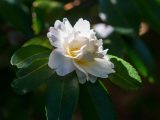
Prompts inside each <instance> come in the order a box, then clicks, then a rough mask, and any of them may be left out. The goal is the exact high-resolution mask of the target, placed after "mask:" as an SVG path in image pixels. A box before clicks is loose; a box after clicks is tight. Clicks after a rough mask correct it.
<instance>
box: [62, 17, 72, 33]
mask: <svg viewBox="0 0 160 120" xmlns="http://www.w3.org/2000/svg"><path fill="white" fill-rule="evenodd" d="M63 23H64V26H65V29H66V31H67V32H68V33H71V32H72V31H73V27H72V25H71V23H70V22H69V21H68V19H67V18H64V19H63Z"/></svg>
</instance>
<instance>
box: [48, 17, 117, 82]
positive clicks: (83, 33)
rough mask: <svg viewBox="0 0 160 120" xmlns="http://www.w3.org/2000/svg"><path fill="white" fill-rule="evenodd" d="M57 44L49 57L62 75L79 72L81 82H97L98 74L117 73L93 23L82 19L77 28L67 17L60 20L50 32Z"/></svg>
mask: <svg viewBox="0 0 160 120" xmlns="http://www.w3.org/2000/svg"><path fill="white" fill-rule="evenodd" d="M47 36H48V38H49V41H50V43H51V44H52V45H53V46H54V47H55V49H54V50H53V51H52V53H51V54H50V56H49V62H48V65H49V67H50V68H52V69H54V70H55V71H56V73H57V74H58V75H60V76H65V75H66V74H68V73H70V72H72V71H74V70H75V71H76V73H77V76H78V79H79V82H80V83H82V84H83V83H85V82H86V81H90V82H92V83H94V82H95V81H96V79H97V77H101V78H107V77H108V74H110V73H114V72H115V71H114V70H113V68H114V64H113V63H112V62H110V60H109V58H108V56H107V55H106V53H107V51H108V50H103V46H102V45H103V42H102V40H101V39H100V40H98V39H97V37H96V36H95V32H94V31H93V30H92V29H90V23H89V22H88V21H87V20H83V19H82V18H80V19H79V20H78V21H77V22H76V24H75V25H74V27H72V25H71V24H70V22H69V21H68V19H67V18H64V19H63V22H61V21H59V20H57V21H56V22H55V24H54V27H50V29H49V32H48V33H47Z"/></svg>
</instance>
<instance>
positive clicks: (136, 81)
mask: <svg viewBox="0 0 160 120" xmlns="http://www.w3.org/2000/svg"><path fill="white" fill-rule="evenodd" d="M109 57H110V60H111V61H112V62H113V63H114V65H115V71H116V72H115V73H113V74H110V75H109V79H110V80H111V82H112V83H114V84H115V85H117V86H119V87H121V88H123V89H126V90H137V89H138V88H139V87H140V85H141V82H142V81H141V78H140V76H139V75H138V73H137V71H136V69H135V68H133V66H131V65H130V64H129V63H128V62H126V61H124V60H123V59H121V58H118V57H116V56H112V55H110V56H109Z"/></svg>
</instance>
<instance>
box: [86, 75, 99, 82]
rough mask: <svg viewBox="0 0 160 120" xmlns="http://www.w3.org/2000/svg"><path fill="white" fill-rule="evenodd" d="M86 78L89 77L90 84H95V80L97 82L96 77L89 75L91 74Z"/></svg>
mask: <svg viewBox="0 0 160 120" xmlns="http://www.w3.org/2000/svg"><path fill="white" fill-rule="evenodd" d="M88 76H89V81H90V82H91V83H95V82H96V80H97V77H96V76H94V75H91V74H89V75H88Z"/></svg>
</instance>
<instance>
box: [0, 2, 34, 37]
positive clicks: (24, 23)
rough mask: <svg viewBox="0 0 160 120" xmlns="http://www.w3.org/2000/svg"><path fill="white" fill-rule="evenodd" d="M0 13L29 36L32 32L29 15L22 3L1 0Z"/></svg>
mask: <svg viewBox="0 0 160 120" xmlns="http://www.w3.org/2000/svg"><path fill="white" fill-rule="evenodd" d="M0 15H1V16H2V17H3V18H4V19H5V20H6V21H7V22H9V23H10V24H11V25H13V26H14V27H15V28H17V29H18V30H20V31H21V32H23V33H25V34H28V35H29V36H31V35H32V34H33V30H32V28H31V25H32V21H31V20H32V19H31V15H30V14H29V9H28V8H27V7H26V6H25V5H24V4H21V3H20V2H17V1H16V0H1V1H0Z"/></svg>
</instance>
